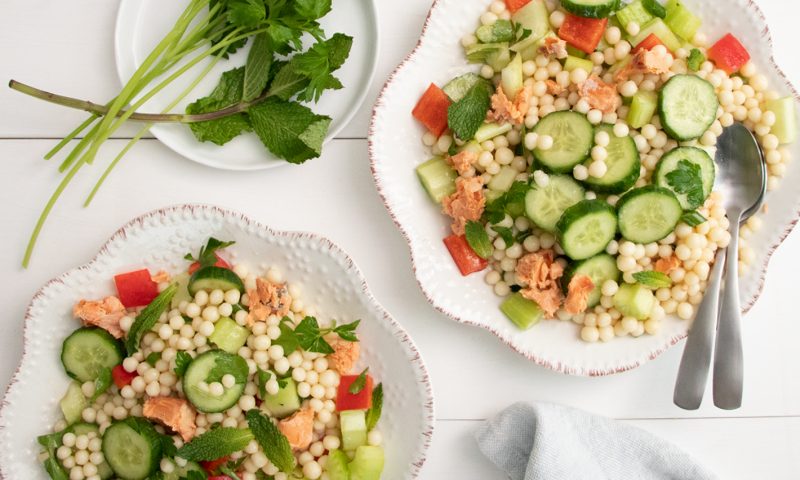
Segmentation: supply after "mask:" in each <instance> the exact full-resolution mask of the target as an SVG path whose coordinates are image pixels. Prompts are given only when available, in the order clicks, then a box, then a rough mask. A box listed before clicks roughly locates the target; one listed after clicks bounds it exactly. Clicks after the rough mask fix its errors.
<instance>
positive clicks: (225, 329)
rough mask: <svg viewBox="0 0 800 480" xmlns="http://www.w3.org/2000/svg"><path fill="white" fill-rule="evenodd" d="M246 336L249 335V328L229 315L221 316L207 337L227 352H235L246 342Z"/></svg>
mask: <svg viewBox="0 0 800 480" xmlns="http://www.w3.org/2000/svg"><path fill="white" fill-rule="evenodd" d="M248 336H250V330H248V329H247V328H245V327H242V326H241V325H239V324H238V323H236V322H234V321H233V320H231V319H230V318H229V317H222V318H220V319H219V320H218V321H217V323H216V324H215V325H214V331H213V332H212V333H211V336H210V337H208V341H210V342H211V343H213V344H215V345H216V346H218V347H219V348H221V349H222V350H225V351H226V352H228V353H233V354H236V353H237V352H238V351H239V349H240V348H242V347H243V346H244V344H245V343H246V342H247V337H248Z"/></svg>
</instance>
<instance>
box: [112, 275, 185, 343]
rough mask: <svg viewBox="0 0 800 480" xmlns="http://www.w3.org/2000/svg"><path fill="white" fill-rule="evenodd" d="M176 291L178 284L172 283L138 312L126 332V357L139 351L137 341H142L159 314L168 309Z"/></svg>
mask: <svg viewBox="0 0 800 480" xmlns="http://www.w3.org/2000/svg"><path fill="white" fill-rule="evenodd" d="M177 291H178V284H177V283H173V284H172V285H170V286H169V287H167V288H166V289H165V290H164V291H163V292H161V293H159V294H158V296H157V297H156V298H154V299H153V301H152V302H150V304H149V305H148V306H146V307H144V310H142V311H141V312H139V315H136V319H135V320H134V321H133V325H131V328H130V330H128V338H127V339H126V340H125V349H126V350H127V351H128V355H133V354H134V353H136V352H137V351H139V341H140V340H141V339H142V335H144V334H145V332H148V331H150V329H151V328H153V325H155V324H156V322H157V321H158V318H159V317H160V316H161V314H162V313H164V312H165V311H166V310H167V307H169V305H170V302H172V297H174V296H175V292H177Z"/></svg>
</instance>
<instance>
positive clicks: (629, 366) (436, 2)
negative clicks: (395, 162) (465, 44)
mask: <svg viewBox="0 0 800 480" xmlns="http://www.w3.org/2000/svg"><path fill="white" fill-rule="evenodd" d="M744 2H745V7H746V8H748V9H750V10H751V11H752V12H754V13H755V15H756V18H757V19H758V20H759V21H760V23H761V25H762V26H763V28H762V29H761V31H760V35H761V37H762V39H764V40H766V42H767V45H768V47H769V53H770V54H769V59H768V63H769V65H770V66H771V67H772V68H773V69H774V71H775V73H776V74H777V75H778V77H780V78H781V79H782V80H783V82H784V84H785V87H786V88H787V89H788V90H789V92H790V94H791V96H792V97H794V99H795V103H797V102H800V93H799V91H798V89H797V87H795V85H794V84H793V83H792V81H791V80H790V79H789V77H788V76H787V75H786V73H785V72H784V71H783V69H782V68H781V67H780V66H779V65H778V62H777V60H776V59H775V45H774V41H773V37H772V31H771V30H770V27H769V23H768V22H767V18H766V16H765V15H764V12H763V11H762V10H761V7H759V6H758V4H757V3H756V2H755V0H744ZM441 4H442V0H433V4H432V5H431V8H430V9H429V10H428V14H427V16H426V17H425V23H424V25H423V27H422V32H421V34H420V36H419V39H418V40H417V43H416V45H415V46H414V48H413V49H412V50H411V52H410V53H408V55H406V57H405V58H404V59H403V61H402V62H400V64H399V65H398V66H397V67H395V69H394V70H393V71H392V73H391V74H390V75H389V77H388V79H387V80H386V82H385V83H384V85H383V87H382V88H381V91H380V93H379V94H378V98H377V100H376V101H375V104H374V105H373V108H372V117H371V119H370V124H369V132H368V137H367V144H368V155H369V164H370V171H371V173H372V179H373V182H374V183H375V187H376V189H377V191H378V195H379V196H380V198H381V201H382V202H383V205H384V208H386V210H387V212H388V213H389V216H390V217H391V219H392V222H393V223H394V224H395V226H396V227H397V229H398V230H399V231H400V233H401V235H402V236H403V238H404V239H405V241H406V246H407V248H408V250H409V254H410V256H411V264H412V270H413V272H414V278H415V279H416V281H417V285H418V286H419V288H420V290H421V291H422V294H423V295H424V296H425V298H426V299H427V300H428V303H430V305H431V306H432V307H433V308H434V309H435V310H436V311H438V312H439V313H441V314H443V315H445V316H446V317H448V318H449V319H451V320H453V321H455V322H458V323H461V324H464V325H469V326H473V327H479V328H482V329H484V330H487V331H489V332H490V333H492V334H493V335H494V336H496V337H497V338H498V339H500V341H502V342H503V343H504V344H505V345H507V346H508V347H509V348H511V350H513V351H514V352H516V353H517V354H519V355H521V356H522V357H524V358H525V359H527V360H529V361H531V362H533V363H535V364H537V365H539V366H542V367H545V368H548V369H550V370H553V371H555V372H558V373H563V374H567V375H574V376H586V377H602V376H608V375H615V374H619V373H624V372H627V371H629V370H633V369H635V368H637V367H640V366H642V365H643V364H645V363H646V362H648V361H651V360H654V359H655V358H657V357H659V356H660V355H661V354H663V353H664V352H666V351H667V350H669V349H670V348H671V347H673V346H675V345H676V344H678V343H679V342H680V341H681V340H683V339H685V338H686V337H687V336H688V331H687V333H682V334H679V335H674V336H672V337H669V338H668V339H666V341H665V342H664V343H663V344H662V345H661V346H660V347H659V348H657V349H654V350H652V351H651V352H650V353H649V355H647V356H644V355H643V356H641V358H639V359H637V360H633V361H628V362H627V363H624V364H621V365H618V366H615V367H607V368H592V369H589V368H574V367H570V366H568V365H566V364H565V363H563V362H554V361H550V360H547V359H545V358H542V357H540V356H539V355H537V354H536V353H535V352H531V351H529V350H528V349H525V348H523V347H521V346H520V345H519V344H518V343H517V342H516V341H515V340H514V339H513V338H511V337H510V336H509V335H506V334H504V333H503V332H501V331H500V330H499V329H497V328H494V327H492V326H491V325H488V324H486V323H479V322H476V321H473V320H469V319H466V318H462V317H461V316H459V315H457V314H455V313H452V312H450V311H449V310H448V309H447V308H446V307H445V306H443V305H442V304H441V303H440V302H439V301H438V300H437V298H436V296H435V294H434V293H433V292H430V291H429V290H428V289H427V287H426V285H424V284H423V282H422V281H421V279H420V275H419V273H418V271H417V268H418V267H417V259H416V254H415V250H414V248H413V247H412V239H411V236H410V235H409V233H408V232H407V228H406V227H405V226H404V225H403V224H401V222H400V220H399V219H398V217H397V215H396V214H395V211H394V208H393V206H392V205H391V203H390V201H389V199H388V198H387V195H386V193H385V191H384V189H385V187H384V185H383V183H382V180H383V179H382V178H381V176H380V175H379V174H378V167H377V164H378V163H379V160H378V158H377V154H376V153H375V133H376V131H377V128H378V127H377V122H378V118H379V116H380V112H379V110H380V108H381V106H382V105H383V103H384V97H385V95H386V93H387V91H388V90H389V88H390V87H391V86H392V85H393V84H394V82H395V81H396V77H397V76H398V74H399V73H400V72H401V71H402V70H404V69H405V68H406V67H407V65H408V64H409V63H410V62H411V61H412V60H413V59H414V57H416V56H417V55H418V54H420V52H421V51H422V46H423V43H424V41H425V39H426V37H427V36H428V34H429V32H430V30H429V27H430V21H431V17H432V16H433V14H434V12H435V11H436V10H437V9H438V8H439V7H440V6H441ZM782 188H787V187H786V186H785V185H783V186H782ZM795 208H796V211H795V214H794V218H793V219H792V220H790V221H789V222H788V224H786V225H785V227H784V229H783V231H782V232H781V234H780V236H779V238H778V240H777V241H775V242H774V243H773V244H771V245H770V246H769V247H768V248H766V256H765V258H764V261H763V263H762V265H761V267H760V270H759V274H758V280H757V287H756V290H755V292H754V294H753V295H752V296H751V297H750V298H748V299H747V301H745V302H742V314H743V315H744V314H747V313H748V312H749V311H750V310H751V309H752V308H753V307H754V306H755V304H756V302H757V301H758V299H759V298H760V297H761V294H762V293H763V291H764V287H765V285H766V278H767V272H768V270H769V264H770V261H771V260H772V256H773V255H774V253H775V252H776V251H777V249H778V248H779V247H780V246H781V245H782V244H783V242H784V241H785V240H786V238H787V237H788V236H789V235H790V234H791V233H792V231H793V230H794V228H795V227H796V226H797V224H798V223H800V197H798V199H796V200H795Z"/></svg>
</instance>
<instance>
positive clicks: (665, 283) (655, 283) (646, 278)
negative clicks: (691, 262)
mask: <svg viewBox="0 0 800 480" xmlns="http://www.w3.org/2000/svg"><path fill="white" fill-rule="evenodd" d="M633 278H634V279H636V281H637V282H639V283H641V284H642V285H644V286H645V287H649V288H654V289H655V288H669V287H671V286H672V279H671V278H669V276H667V275H666V274H664V273H661V272H656V271H647V272H637V273H634V274H633Z"/></svg>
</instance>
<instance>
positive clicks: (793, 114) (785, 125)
mask: <svg viewBox="0 0 800 480" xmlns="http://www.w3.org/2000/svg"><path fill="white" fill-rule="evenodd" d="M766 109H767V110H769V111H770V112H772V113H774V114H775V125H773V126H772V132H771V133H772V134H773V135H775V136H776V137H778V141H779V142H780V143H782V144H787V143H794V142H795V141H796V140H797V106H796V104H795V100H794V97H791V96H789V97H783V98H779V99H777V100H771V101H769V102H767V105H766Z"/></svg>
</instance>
